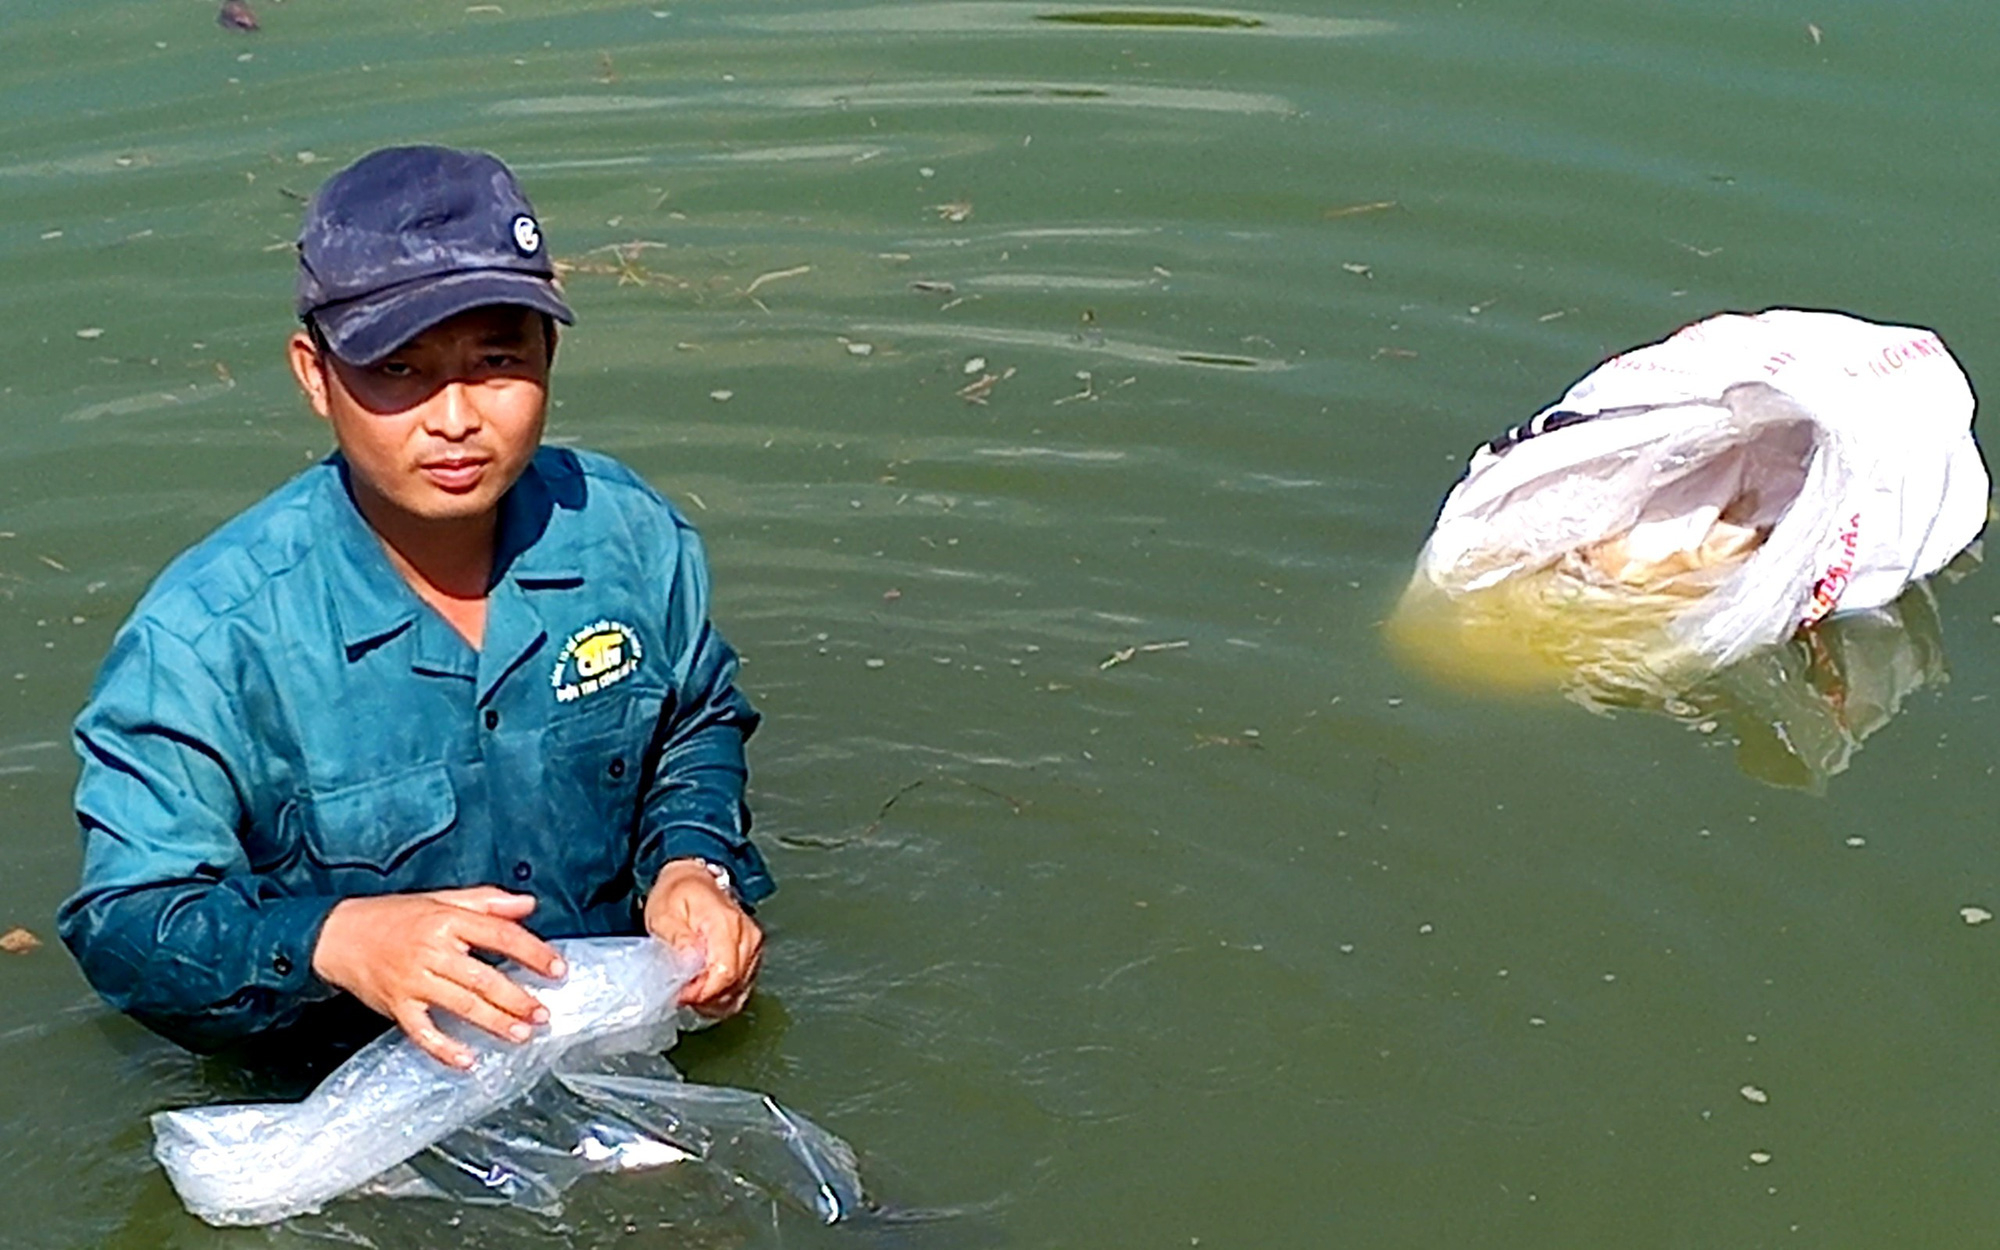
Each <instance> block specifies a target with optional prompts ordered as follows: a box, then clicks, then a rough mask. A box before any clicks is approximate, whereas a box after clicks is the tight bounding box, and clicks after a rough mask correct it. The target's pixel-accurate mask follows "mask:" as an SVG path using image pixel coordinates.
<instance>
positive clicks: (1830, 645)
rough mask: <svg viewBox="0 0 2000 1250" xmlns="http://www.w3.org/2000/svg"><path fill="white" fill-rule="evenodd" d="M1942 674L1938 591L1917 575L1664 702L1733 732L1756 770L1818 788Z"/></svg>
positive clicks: (1744, 764) (1780, 782)
mask: <svg viewBox="0 0 2000 1250" xmlns="http://www.w3.org/2000/svg"><path fill="white" fill-rule="evenodd" d="M1944 680H1945V662H1944V636H1943V634H1942V632H1941V631H1940V629H1939V627H1938V613H1937V600H1936V599H1935V597H1933V595H1932V594H1931V588H1930V585H1929V583H1919V584H1918V585H1916V586H1912V587H1911V588H1910V589H1909V590H1907V591H1905V592H1904V594H1903V597H1902V598H1900V599H1898V600H1896V602H1894V603H1892V604H1890V605H1889V606H1888V607H1886V608H1876V609H1874V610H1872V611H1868V612H1855V613H1852V614H1849V615H1846V616H1839V617H1835V618H1834V619H1832V620H1830V621H1826V622H1823V623H1822V624H1820V625H1818V626H1816V627H1815V628H1812V629H1808V630H1804V631H1802V632H1800V633H1799V634H1798V636H1797V637H1795V638H1793V639H1792V640H1791V641H1789V642H1787V643H1785V644H1784V645H1783V646H1781V647H1774V648H1771V649H1769V650H1766V651H1761V652H1759V653H1757V654H1756V655H1753V656H1751V657H1750V658H1749V659H1747V660H1745V661H1743V662H1742V663H1740V664H1737V665H1735V666H1733V667H1731V668H1729V669H1726V670H1724V671H1723V672H1720V673H1717V674H1716V675H1715V676H1714V677H1712V678H1710V679H1709V680H1707V681H1705V682H1703V683H1701V684H1700V685H1698V686H1696V687H1695V688H1694V689H1692V690H1690V691H1688V693H1687V694H1686V695H1685V696H1683V697H1682V698H1681V699H1678V700H1671V701H1668V702H1667V703H1666V704H1664V705H1663V707H1662V710H1664V711H1666V712H1667V713H1668V714H1669V715H1672V716H1675V717H1678V718H1679V719H1681V720H1683V721H1686V722H1687V723H1688V724H1690V725H1692V726H1693V727H1694V728H1695V729H1696V730H1697V731H1699V732H1703V733H1715V732H1721V733H1726V734H1728V735H1730V736H1731V737H1733V738H1735V740H1736V762H1737V764H1738V766H1739V767H1741V768H1742V769H1743V771H1744V772H1745V773H1746V774H1748V775H1749V776H1751V777H1755V778H1756V779H1757V780H1759V781H1763V782H1767V783H1769V784H1771V785H1774V786H1791V787H1796V788H1799V789H1804V790H1811V791H1813V792H1815V793H1818V792H1820V791H1823V790H1824V789H1825V788H1826V783H1827V781H1828V779H1829V778H1832V777H1835V776H1837V775H1839V774H1840V773H1843V772H1845V771H1846V770H1847V766H1848V764H1849V762H1850V761H1852V760H1853V758H1854V753H1855V752H1856V751H1859V750H1860V749H1861V744H1862V742H1863V741H1864V740H1866V739H1867V738H1868V736H1869V735H1871V734H1873V733H1874V732H1875V731H1876V730H1878V729H1880V728H1882V727H1883V726H1884V725H1886V724H1888V723H1889V722H1890V720H1892V719H1893V718H1894V717H1895V715H1896V713H1897V712H1898V711H1899V710H1901V708H1902V706H1903V702H1904V700H1906V699H1908V698H1909V697H1910V696H1911V695H1912V694H1915V693H1916V692H1917V691H1918V690H1921V689H1923V688H1924V687H1925V686H1934V685H1937V684H1939V683H1941V682H1943V681H1944Z"/></svg>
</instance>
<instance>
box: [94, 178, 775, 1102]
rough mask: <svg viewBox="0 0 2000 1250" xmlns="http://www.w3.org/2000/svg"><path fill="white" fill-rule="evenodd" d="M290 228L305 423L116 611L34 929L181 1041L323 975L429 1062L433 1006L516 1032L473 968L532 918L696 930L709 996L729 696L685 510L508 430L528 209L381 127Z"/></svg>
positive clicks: (493, 990)
mask: <svg viewBox="0 0 2000 1250" xmlns="http://www.w3.org/2000/svg"><path fill="white" fill-rule="evenodd" d="M299 260H300V270H299V282H298V293H299V294H298V312H299V315H300V318H301V320H302V322H303V327H304V328H303V329H302V330H301V331H300V332H298V333H296V334H294V335H293V336H292V338H291V341H290V343H289V345H288V349H287V350H288V356H289V359H290V363H291V368H292V373H293V375H294V376H295V377H296V378H297V380H298V383H299V387H300V389H301V390H302V391H303V392H304V393H305V396H306V399H307V401H308V402H309V403H310V404H311V406H312V409H313V411H314V412H316V413H317V414H318V415H319V416H320V417H321V418H323V419H324V420H326V421H327V422H328V424H329V425H331V427H332V430H333V436H334V440H335V442H336V443H337V444H338V446H339V451H338V452H337V453H336V454H335V455H333V456H331V457H329V458H328V459H327V460H325V461H323V462H322V463H320V464H319V465H317V466H315V467H314V468H312V469H309V470H307V471H306V472H305V473H304V474H302V475H300V476H299V477H297V478H295V479H293V480H292V481H291V482H290V483H288V484H286V485H285V486H283V487H281V488H279V489H278V490H277V491H276V492H275V493H274V494H272V495H270V496H269V497H267V498H266V499H265V500H263V501H262V502H261V503H259V504H257V505H256V506H255V507H253V508H251V509H250V510H249V511H248V512H246V513H244V514H243V515H242V516H239V517H237V518H236V519H235V520H233V521H231V522H230V523H228V524H227V525H225V526H224V527H223V528H222V529H220V530H218V531H217V532H216V533H215V534H213V535H211V536H210V537H209V538H207V539H205V540H204V541H202V542H201V543H200V544H198V545H197V546H196V547H194V548H193V549H192V550H191V551H189V552H187V553H186V554H184V555H182V556H181V557H180V558H179V559H177V560H176V561H174V563H173V564H172V565H171V566H169V567H168V569H167V570H166V572H164V573H163V574H162V575H161V576H160V579H159V580H158V582H156V583H155V584H154V585H153V587H152V588H151V589H150V590H149V591H148V592H147V594H146V595H145V597H144V598H143V599H142V600H141V601H140V603H139V605H138V607H137V608H136V609H135V610H134V612H133V614H132V617H131V619H130V620H129V621H127V622H126V624H125V626H124V627H123V628H122V629H121V630H120V631H119V633H118V636H117V638H116V640H115V641H114V643H113V644H112V650H111V655H110V656H109V658H108V659H107V660H106V661H105V664H104V668H103V671H102V673H101V674H100V675H99V677H98V681H97V684H96V686H95V688H94V689H93V691H92V694H91V697H90V701H89V703H88V705H87V706H86V707H85V708H84V710H83V712H82V714H81V715H80V716H79V718H78V720H77V728H76V733H77V744H78V750H79V753H80V755H81V756H82V760H83V769H82V775H81V777H80V779H79V781H78V783H77V815H78V819H79V821H80V823H81V825H82V829H83V838H84V866H83V882H82V887H81V889H80V890H79V891H78V892H77V893H76V895H75V896H73V897H72V898H70V899H69V900H68V901H67V902H66V903H65V904H64V905H63V907H62V909H61V912H60V914H59V917H58V921H59V926H60V928H61V932H62V935H63V939H64V941H66V942H67V943H68V944H69V947H70V949H71V950H72V951H73V952H74V953H75V955H76V957H77V960H78V961H79V962H80V963H81V964H82V966H83V969H84V972H85V975H86V976H88V977H89V979H90V981H91V983H92V984H93V985H95V986H96V987H97V989H98V991H99V992H100V993H102V994H103V995H104V996H105V998H106V999H107V1000H109V1001H110V1002H111V1003H112V1004H113V1005H115V1006H117V1007H119V1008H120V1009H122V1010H124V1011H127V1012H129V1013H130V1014H132V1015H133V1016H134V1017H136V1018H137V1019H138V1020H140V1021H141V1022H142V1023H144V1024H146V1025H147V1026H149V1027H151V1028H153V1029H155V1030H156V1031H158V1032H160V1033H162V1034H164V1035H165V1036H167V1037H169V1038H172V1039H174V1040H175V1041H178V1042H180V1043H182V1044H183V1045H186V1046H189V1047H192V1048H196V1049H203V1050H212V1049H216V1048H219V1047H223V1046H227V1045H230V1044H232V1043H235V1042H238V1041H243V1040H246V1039H249V1038H252V1037H253V1036H269V1035H271V1034H272V1033H273V1032H274V1031H276V1030H281V1029H286V1028H288V1027H289V1028H290V1029H292V1030H295V1031H296V1032H298V1033H313V1032H315V1031H320V1030H321V1026H322V1024H323V1023H324V1022H326V1021H329V1020H331V1019H333V1018H334V1017H336V1016H339V1015H341V1014H342V1013H343V1012H345V1014H347V1015H352V1014H355V1013H354V1012H353V1007H354V1004H355V1003H357V1002H358V1003H359V1004H361V1005H363V1006H366V1007H367V1008H370V1009H372V1011H373V1012H374V1013H376V1016H375V1017H374V1018H375V1021H376V1024H377V1025H378V1026H379V1025H380V1024H381V1023H382V1018H386V1019H387V1020H391V1021H394V1022H395V1024H397V1025H399V1026H400V1027H401V1028H402V1029H403V1030H404V1031H405V1032H406V1033H408V1034H409V1036H410V1037H411V1038H413V1039H414V1040H415V1041H416V1042H417V1044H418V1045H420V1046H422V1047H423V1048H424V1049H425V1050H426V1051H428V1052H429V1053H430V1054H432V1055H434V1056H436V1057H437V1058H438V1059H439V1060H440V1061H442V1062H445V1063H450V1064H455V1065H459V1066H464V1065H466V1064H469V1063H470V1062H471V1052H470V1051H469V1050H468V1049H467V1048H466V1047H465V1046H463V1045H461V1044H460V1043H459V1042H457V1041H454V1040H453V1039H451V1038H450V1037H448V1036H446V1035H445V1033H444V1032H442V1031H441V1030H440V1029H439V1028H438V1027H437V1020H436V1014H437V1013H438V1012H440V1011H443V1012H448V1013H450V1014H452V1015H456V1016H460V1017H462V1018H464V1019H465V1020H468V1021H470V1022H471V1023H473V1024H475V1025H478V1026H480V1027H481V1028H484V1029H486V1030H487V1031H489V1032H491V1033H493V1034H495V1035H497V1036H500V1037H503V1038H512V1039H516V1040H520V1039H524V1038H526V1037H528V1036H530V1035H531V1033H532V1030H533V1028H534V1027H535V1026H536V1025H537V1024H539V1023H542V1022H543V1021H545V1020H546V1019H547V1014H546V1012H545V1011H543V1010H542V1008H541V1007H540V1005H539V1004H537V1003H536V1002H535V1000H534V998H533V997H532V996H531V995H530V994H528V993H527V992H526V991H525V990H524V989H522V988H521V987H520V986H519V985H517V984H515V983H514V982H513V981H511V980H509V979H508V978H507V977H506V976H505V975H503V974H502V973H501V972H500V971H499V970H498V969H496V968H495V967H494V966H493V964H494V963H495V962H496V961H497V959H498V958H499V957H505V958H508V959H512V960H514V961H516V962H518V963H519V964H521V965H522V966H524V967H527V968H531V969H534V970H535V971H537V972H539V973H541V974H543V975H546V976H561V975H562V973H563V969H562V967H561V962H560V960H558V959H557V957H556V955H555V952H554V950H553V949H552V948H550V947H549V946H548V945H547V943H546V942H545V941H544V940H543V939H544V938H548V937H561V936H573V935H580V934H613V933H636V932H640V931H645V932H650V933H652V934H654V935H656V936H657V937H659V938H661V939H662V940H664V941H667V942H670V943H673V944H675V945H678V946H683V947H699V948H701V949H702V950H703V951H704V952H705V958H706V966H705V968H704V970H703V971H702V972H701V973H700V974H699V975H698V976H697V977H696V978H695V979H694V980H693V981H692V982H690V984H689V985H688V987H687V988H686V989H685V990H684V991H683V993H682V1001H683V1002H685V1003H688V1004H691V1005H692V1006H694V1007H696V1008H697V1009H699V1010H703V1011H705V1012H708V1013H710V1014H728V1013H730V1012H733V1011H735V1010H736V1009H737V1008H738V1007H740V1006H741V1005H742V1003H743V1001H744V999H745V997H747V995H748V994H749V991H750V988H751V984H752V982H753V980H754V978H755V976H756V973H757V967H758V961H759V958H760V953H761V946H762V935H761V933H760V932H759V930H758V928H757V926H756V924H755V923H754V922H753V921H752V920H751V919H750V918H749V916H748V914H747V913H746V911H745V910H744V908H745V906H746V905H747V904H751V903H754V902H756V901H757V900H758V899H760V898H762V897H763V896H764V895H766V894H768V893H770V891H771V889H772V888H773V887H772V883H771V879H770V875H769V873H768V872H767V871H766V868H765V865H764V861H763V859H762V857H761V856H760V855H759V854H758V852H757V850H756V848H755V847H754V846H752V845H751V843H750V841H749V839H748V837H747V831H748V826H749V817H748V813H747V811H746V810H745V808H744V806H743V786H744V779H745V766H744V755H743V743H744V739H746V738H747V737H748V736H749V735H750V733H751V731H752V730H753V729H754V728H755V727H756V723H757V715H756V713H755V712H754V711H753V710H752V709H751V707H750V705H749V703H748V701H747V700H745V699H744V697H743V696H742V695H741V694H740V693H739V692H738V691H737V690H736V688H735V686H734V684H733V683H734V676H735V672H736V657H735V654H734V652H732V651H731V650H730V649H729V647H728V645H727V644H726V643H724V642H723V641H722V639H721V638H720V637H719V636H718V635H717V634H716V633H715V632H714V630H713V629H712V628H711V627H710V625H709V623H708V619H707V597H708V579H707V573H706V570H705V567H704V564H703V559H702V549H701V545H700V542H699V540H698V539H697V538H696V536H695V534H694V532H693V530H692V529H690V528H689V527H688V525H687V523H686V522H685V521H684V520H683V519H682V518H681V517H680V516H679V515H678V514H677V513H676V512H675V511H674V510H673V509H672V508H671V507H670V506H668V505H667V504H666V503H665V502H663V501H662V500H661V499H660V498H659V497H658V496H657V495H655V494H654V493H653V492H652V490H651V489H650V488H648V487H647V486H646V484H645V483H644V482H643V481H641V480H640V479H639V478H638V477H637V476H636V475H634V474H633V473H632V472H631V471H629V470H627V469H626V468H624V467H623V466H621V465H619V464H617V463H616V462H614V461H612V460H609V459H608V458H605V457H602V456H596V455H590V454H587V453H582V452H571V451H564V450H557V449H552V448H543V447H541V446H540V442H541V435H542V428H543V422H544V418H545V413H546V409H547V402H548V382H549V371H550V365H551V363H552V361H553V359H554V356H555V349H556V332H555V323H556V322H557V321H560V322H562V323H564V324H566V325H567V324H571V323H572V315H571V313H570V310H569V307H568V305H566V304H565V303H564V302H563V300H562V298H561V296H560V294H559V293H558V291H557V289H556V287H555V284H554V281H553V276H554V271H553V268H552V267H551V265H550V262H549V258H548V252H547V250H546V247H545V245H544V243H543V240H542V236H541V230H540V227H539V225H538V224H537V221H536V218H535V216H534V211H533V209H532V208H531V207H530V206H529V204H528V201H527V199H526V198H525V197H524V196H523V195H522V193H521V191H520V188H519V187H518V186H517V185H516V183H515V181H514V178H513V176H512V174H511V173H510V172H509V171H508V170H507V168H506V166H504V165H502V164H501V163H500V162H499V161H498V160H496V159H494V158H493V157H491V156H487V155H485V154H483V153H474V152H459V151H452V150H449V149H444V148H435V147H416V148H395V149H388V150H384V151H380V152H375V153H372V154H371V155H369V156H366V157H364V158H362V159H361V160H360V161H358V162H357V163H355V164H354V165H353V166H351V167H349V168H348V169H345V170H343V171H341V172H340V173H338V174H336V175H334V176H333V178H331V179H330V180H329V181H328V182H327V184H326V185H325V186H324V187H323V188H322V189H321V190H320V192H319V194H318V195H317V196H316V197H315V198H314V200H313V202H312V204H311V205H310V207H309V208H308V210H307V216H306V223H305V228H304V230H303V232H302V234H301V237H300V241H299ZM482 956H483V958H482ZM328 1027H330V1026H328Z"/></svg>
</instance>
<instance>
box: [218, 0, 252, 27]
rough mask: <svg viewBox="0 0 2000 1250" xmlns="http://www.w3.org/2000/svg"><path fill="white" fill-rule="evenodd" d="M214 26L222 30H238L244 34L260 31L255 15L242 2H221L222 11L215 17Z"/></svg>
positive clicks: (225, 0) (241, 0)
mask: <svg viewBox="0 0 2000 1250" xmlns="http://www.w3.org/2000/svg"><path fill="white" fill-rule="evenodd" d="M215 24H216V25H217V26H220V27H222V28H223V29H224V30H240V31H243V32H244V33H246V34H247V33H249V32H250V31H253V30H259V29H261V27H260V26H259V25H258V22H257V15H256V14H255V13H252V12H251V11H250V6H249V5H247V4H245V3H243V0H222V10H221V11H220V12H218V13H217V14H216V15H215Z"/></svg>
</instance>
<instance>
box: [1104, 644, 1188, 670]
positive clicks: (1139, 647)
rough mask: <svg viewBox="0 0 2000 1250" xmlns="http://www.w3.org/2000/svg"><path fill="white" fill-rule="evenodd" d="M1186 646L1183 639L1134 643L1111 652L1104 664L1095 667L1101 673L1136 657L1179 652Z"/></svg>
mask: <svg viewBox="0 0 2000 1250" xmlns="http://www.w3.org/2000/svg"><path fill="white" fill-rule="evenodd" d="M1188 645H1189V643H1188V640H1187V639H1185V638H1181V639H1177V640H1176V641H1174V642H1145V643H1135V644H1134V645H1132V646H1129V647H1120V648H1118V650H1116V651H1113V652H1112V653H1111V654H1110V656H1109V657H1107V658H1106V659H1105V661H1104V663H1102V664H1100V665H1098V666H1097V671H1098V672H1100V673H1101V672H1103V671H1104V670H1105V669H1107V668H1116V667H1118V666H1119V665H1120V664H1126V663H1129V662H1131V661H1132V660H1133V659H1134V658H1136V657H1138V656H1142V655H1148V654H1150V653H1152V652H1155V651H1179V650H1180V649H1181V648H1183V647H1185V646H1188Z"/></svg>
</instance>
